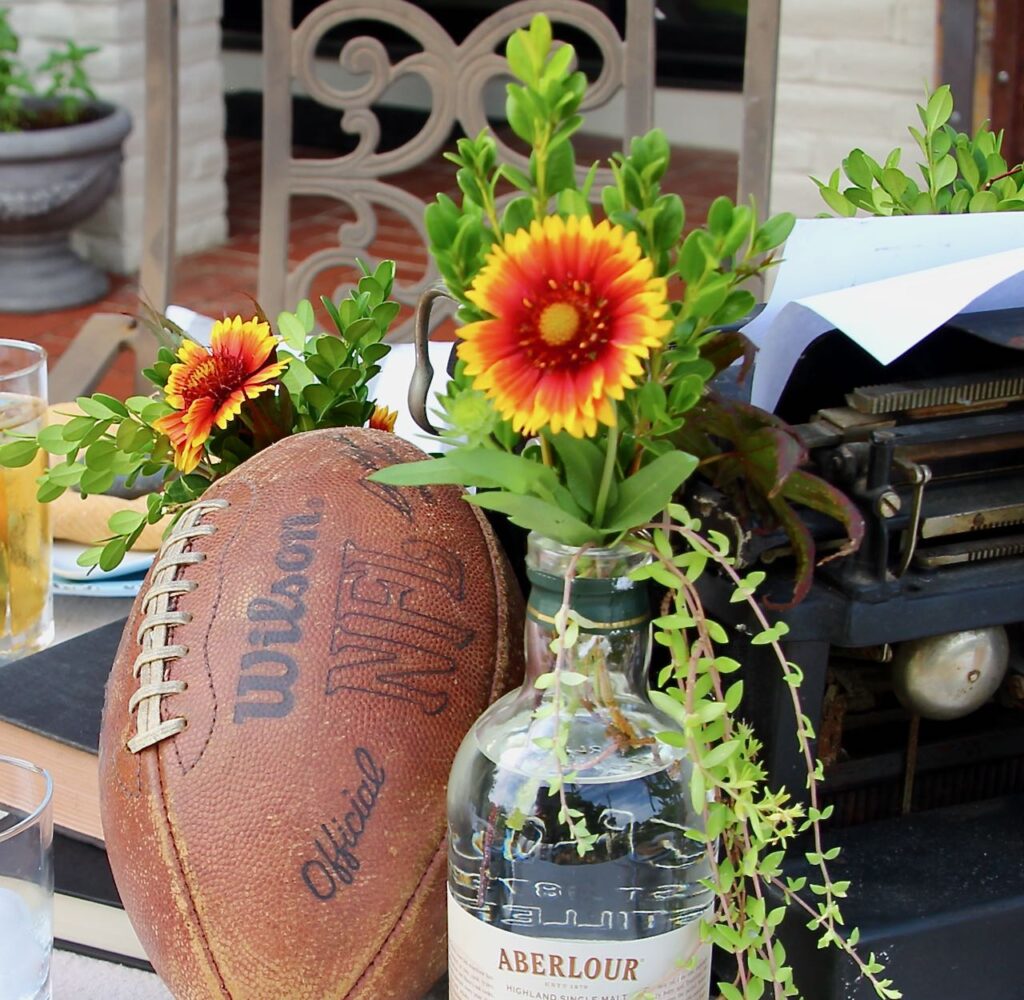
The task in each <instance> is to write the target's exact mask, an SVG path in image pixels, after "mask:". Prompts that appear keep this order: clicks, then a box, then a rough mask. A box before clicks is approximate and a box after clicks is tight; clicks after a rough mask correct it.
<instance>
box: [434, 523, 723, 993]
mask: <svg viewBox="0 0 1024 1000" xmlns="http://www.w3.org/2000/svg"><path fill="white" fill-rule="evenodd" d="M577 556H578V554H577V552H576V550H574V549H572V548H569V547H566V546H562V545H558V544H557V543H553V542H551V541H549V540H546V539H543V538H540V537H538V536H536V535H531V536H530V540H529V546H528V555H527V572H528V575H529V578H530V582H531V585H532V589H531V593H530V600H529V604H528V608H527V623H526V637H525V638H526V663H527V665H526V677H525V680H524V683H523V686H522V687H521V688H519V689H518V690H516V691H513V692H511V693H510V694H508V695H506V696H505V697H504V698H502V699H501V700H499V701H497V702H496V703H495V704H494V705H492V706H491V707H490V708H489V709H488V710H487V711H486V712H485V713H484V714H483V715H482V716H481V717H480V719H479V720H478V721H477V722H476V724H475V725H474V726H473V728H472V730H471V731H470V732H469V733H468V735H467V736H466V739H465V740H464V742H463V744H462V746H461V748H460V750H459V752H458V755H457V756H456V758H455V762H454V764H453V767H452V772H451V778H450V781H449V789H448V824H449V831H448V833H449V835H448V894H449V899H448V906H449V982H450V986H449V990H450V992H449V997H450V1000H494V998H505V997H509V998H511V997H516V998H520V1000H530V998H537V1000H547V998H549V997H554V998H556V1000H562V998H563V997H564V998H570V997H571V998H572V1000H591V998H594V1000H596V998H601V1000H606V998H615V1000H634V998H637V997H645V998H646V997H654V998H657V1000H706V998H707V996H708V989H709V979H710V946H709V945H706V944H703V943H702V942H701V941H700V934H699V918H700V917H701V916H702V915H704V914H705V913H706V912H707V911H708V909H709V907H710V906H711V904H712V902H713V897H712V894H711V892H710V891H709V890H708V889H707V888H706V887H705V886H704V885H703V884H702V882H701V880H702V879H704V878H706V877H707V876H708V868H707V862H706V858H705V854H704V850H703V847H702V845H701V844H699V843H698V842H696V841H694V840H692V839H690V838H688V837H687V836H686V835H685V831H686V829H687V828H692V827H695V826H699V818H698V817H697V816H695V815H693V813H692V809H691V806H690V796H689V791H688V789H689V774H690V766H689V763H688V761H687V759H686V757H685V755H684V752H683V751H682V750H680V749H679V748H676V747H671V746H669V745H667V744H665V743H662V742H659V741H658V739H657V738H656V734H657V733H658V732H661V731H664V730H666V729H673V728H675V725H674V723H673V722H672V721H671V720H670V719H669V718H668V717H667V716H665V715H663V714H662V713H661V712H659V711H658V710H657V709H656V708H655V706H654V705H652V704H651V701H650V699H649V697H648V693H647V692H648V666H649V660H650V638H649V636H650V604H649V597H648V592H647V587H646V584H643V583H636V582H634V581H633V580H631V579H630V578H629V575H628V574H629V573H630V571H631V570H632V569H633V568H634V567H635V566H637V565H639V564H640V563H641V562H642V561H643V559H644V556H643V555H642V554H640V553H638V552H636V551H635V550H632V549H629V548H627V547H621V548H615V549H590V550H587V551H585V552H584V553H583V554H582V555H579V556H578V561H577V562H576V565H575V572H574V574H573V580H572V587H571V605H570V606H571V607H572V609H573V610H574V611H576V612H577V613H578V615H579V616H580V621H581V622H582V627H581V629H580V634H579V638H578V641H577V642H576V643H575V644H574V645H572V646H571V647H570V648H569V649H568V650H567V651H566V653H565V654H564V659H563V662H562V665H561V671H560V676H561V677H562V678H564V679H565V680H564V681H562V680H560V682H559V683H557V684H556V683H554V674H553V671H554V669H555V660H556V657H555V653H554V652H552V650H551V643H552V640H553V639H554V638H555V634H556V633H555V624H554V622H555V615H556V614H557V613H558V610H559V608H560V607H561V605H562V602H563V594H564V591H565V580H566V576H567V574H568V573H569V572H570V569H571V563H572V562H573V560H574V558H575V557H577ZM538 680H539V681H540V683H539V684H538ZM564 810H568V815H569V816H572V817H575V818H576V819H577V820H578V819H582V820H583V821H584V822H585V827H586V833H585V836H586V839H587V840H588V841H589V842H588V843H587V844H586V847H585V849H583V850H581V845H580V842H579V837H574V836H573V834H572V832H571V831H570V829H569V827H568V826H567V824H566V823H565V822H564V817H565V815H566V813H565V812H564Z"/></svg>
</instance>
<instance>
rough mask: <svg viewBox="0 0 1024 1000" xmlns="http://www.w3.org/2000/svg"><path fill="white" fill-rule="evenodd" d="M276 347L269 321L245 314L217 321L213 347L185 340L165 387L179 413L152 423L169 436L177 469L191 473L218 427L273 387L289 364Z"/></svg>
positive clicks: (168, 415)
mask: <svg viewBox="0 0 1024 1000" xmlns="http://www.w3.org/2000/svg"><path fill="white" fill-rule="evenodd" d="M276 347H277V338H276V337H275V336H274V335H273V334H272V333H271V332H270V326H269V324H267V323H261V322H260V321H259V320H258V319H256V318H255V317H254V318H253V319H249V320H245V321H244V322H243V320H242V317H241V316H236V317H235V318H234V319H228V318H225V319H223V320H218V321H217V322H216V323H214V325H213V333H212V335H211V337H210V349H209V350H207V349H206V348H205V347H203V346H201V345H200V344H197V343H195V341H192V340H186V341H184V342H183V343H182V345H181V347H180V348H178V362H177V363H176V364H173V365H171V374H170V376H169V377H168V379H167V385H166V386H165V387H164V395H165V398H166V399H167V402H168V404H170V405H171V406H173V407H174V413H169V414H167V416H165V417H160V419H159V420H155V421H154V422H153V427H154V428H155V429H156V430H158V431H159V432H160V433H161V434H166V435H167V437H168V438H169V439H170V442H171V446H172V447H173V448H174V465H175V467H176V468H178V469H180V470H181V471H182V472H191V471H192V470H193V469H194V468H195V467H196V466H197V465H198V464H199V460H200V458H201V457H202V453H203V445H204V444H205V442H206V439H207V438H208V437H209V436H210V434H211V433H212V432H213V428H214V426H217V427H220V428H221V429H223V428H225V427H227V425H228V423H229V422H230V421H231V420H232V419H233V418H234V417H236V416H237V415H238V413H239V412H240V411H241V409H242V404H243V403H244V402H245V401H246V400H247V399H254V398H255V397H256V396H258V395H259V394H260V393H261V392H266V391H267V390H268V389H273V387H274V379H276V378H277V377H278V376H279V375H280V374H281V372H282V371H284V369H285V367H286V365H287V364H288V361H287V359H285V360H284V361H278V360H276V355H275V354H274V349H275V348H276Z"/></svg>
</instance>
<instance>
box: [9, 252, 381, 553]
mask: <svg viewBox="0 0 1024 1000" xmlns="http://www.w3.org/2000/svg"><path fill="white" fill-rule="evenodd" d="M363 270H364V273H363V276H362V277H361V278H360V280H359V282H358V284H357V286H356V288H355V289H353V290H352V292H351V294H350V295H349V296H348V298H346V299H344V300H342V301H341V302H339V303H337V304H335V303H333V302H332V301H331V300H330V299H328V298H326V297H324V298H323V299H322V300H321V301H322V303H323V306H324V309H325V310H326V312H327V314H328V316H329V317H330V320H331V323H332V325H333V327H334V331H333V332H320V331H316V330H315V325H316V324H315V317H314V313H313V306H312V304H311V303H310V302H308V301H303V302H301V303H300V304H299V306H298V308H297V309H296V310H295V312H293V313H289V312H285V313H282V314H281V315H280V316H279V317H278V329H279V332H280V337H281V342H280V345H279V349H280V350H281V351H282V352H284V353H287V354H288V356H289V363H288V367H287V368H286V369H285V371H284V373H283V374H282V376H281V389H280V390H278V391H275V392H269V393H261V394H260V395H259V396H257V397H256V398H255V399H250V400H247V401H246V402H245V404H244V405H243V407H242V410H241V412H240V413H239V414H238V416H237V417H236V418H235V419H234V420H232V421H231V422H229V423H228V425H227V426H226V427H223V428H221V427H216V426H215V427H214V428H213V429H212V430H211V433H210V436H209V438H208V439H207V442H206V443H205V445H204V451H203V456H202V458H201V459H200V462H199V464H198V466H197V467H196V469H195V471H193V472H191V473H189V474H188V475H179V474H178V472H177V471H176V470H175V468H174V464H173V461H174V456H173V453H172V450H171V446H170V442H169V441H168V439H167V438H166V437H165V436H164V435H163V434H161V433H159V432H158V431H157V430H156V429H155V428H154V427H153V426H152V425H153V423H154V421H156V420H158V419H159V418H160V417H162V416H165V415H166V414H168V413H171V412H173V410H172V408H171V407H170V406H169V405H168V404H167V403H166V402H164V400H163V399H162V398H154V397H153V396H131V397H129V398H128V399H127V400H125V401H124V402H121V401H120V400H118V399H115V398H114V397H113V396H108V395H106V394H104V393H94V394H93V395H92V396H81V397H79V398H78V400H77V401H76V403H77V407H78V410H79V411H80V412H79V413H74V414H71V413H69V414H65V416H67V417H69V419H68V420H67V422H65V423H63V424H55V425H52V426H49V427H45V428H43V429H42V430H41V431H39V432H38V433H37V434H35V435H25V436H18V437H15V435H9V437H11V438H14V440H10V441H9V442H8V443H6V444H4V445H3V446H0V466H6V467H12V468H13V467H20V466H26V465H29V464H30V463H31V462H32V461H34V460H35V458H36V455H37V454H38V452H39V450H40V449H42V450H43V451H45V452H47V453H49V454H50V455H52V456H55V457H57V458H59V459H60V461H58V462H56V463H55V464H53V465H51V466H50V467H49V468H48V469H47V470H46V471H45V472H44V473H43V475H42V476H41V477H40V479H39V488H38V491H37V497H38V499H39V500H40V501H41V502H42V503H49V502H51V501H53V500H56V499H57V498H58V497H59V496H61V495H62V494H63V493H64V492H66V491H67V490H75V491H77V492H78V493H79V494H80V495H81V496H82V497H83V498H84V497H87V496H89V495H91V494H102V493H106V492H108V491H109V490H110V489H111V488H112V487H113V486H114V484H115V482H123V485H124V487H125V488H127V489H131V488H132V487H133V486H135V485H136V483H137V482H138V481H139V480H140V479H142V478H146V479H148V478H149V477H157V479H158V482H157V484H156V486H155V488H154V491H153V492H152V493H150V494H149V495H148V496H147V499H146V504H147V509H146V513H144V514H143V513H141V512H137V511H129V510H125V511H118V512H117V513H115V514H113V515H112V516H111V518H110V520H109V522H108V525H107V527H108V529H109V531H110V535H109V537H107V538H105V539H102V540H97V544H96V545H94V546H92V547H90V548H88V549H86V550H85V551H84V552H83V553H82V554H81V555H80V556H79V559H78V562H79V564H80V565H82V566H99V567H100V568H101V569H103V570H109V569H113V568H114V567H115V566H117V565H118V564H119V563H120V562H121V560H122V559H123V558H124V555H125V553H126V552H127V551H128V550H129V549H130V548H131V547H132V546H133V545H134V544H135V542H136V541H137V540H138V538H139V536H140V535H141V533H142V531H143V530H144V529H145V527H146V526H147V525H151V524H157V523H158V522H160V521H161V520H162V519H163V518H165V517H167V516H168V515H170V516H171V517H172V523H173V518H175V517H177V516H179V515H180V514H181V513H182V512H183V511H184V510H185V509H187V508H188V506H190V505H191V504H192V503H194V502H195V501H196V500H197V499H199V497H201V496H202V494H203V493H204V492H205V491H206V489H207V488H208V487H209V485H210V484H211V483H212V482H214V481H215V480H217V479H220V478H221V477H223V476H225V475H227V473H229V472H230V471H231V470H232V469H235V468H237V467H238V466H239V465H240V464H241V463H242V462H244V461H246V460H247V459H248V458H250V457H251V456H252V455H254V454H256V453H257V452H259V451H262V450H263V449H264V448H267V447H269V446H270V445H272V444H273V443H274V442H275V441H279V440H281V439H282V438H284V437H287V436H290V435H291V434H296V433H301V432H302V431H307V430H314V429H317V428H324V427H361V426H363V425H365V424H366V422H367V421H368V420H369V419H370V416H371V415H372V414H373V410H374V402H373V400H372V399H371V398H370V389H369V383H370V381H371V380H372V379H373V378H374V377H375V376H376V375H377V374H378V373H379V372H380V370H381V369H380V362H381V361H382V360H383V359H384V358H385V357H386V355H387V354H388V352H389V351H390V350H391V348H390V347H389V346H388V345H387V344H385V343H383V340H384V337H385V335H386V333H387V331H388V329H389V327H390V324H391V323H392V321H393V320H394V319H395V317H396V316H397V314H398V312H399V309H400V306H399V304H398V303H397V302H394V301H392V300H391V298H390V295H391V291H392V287H393V283H394V276H395V266H394V263H393V262H392V261H384V262H383V263H381V264H380V265H379V266H378V267H377V268H376V269H375V270H374V271H373V272H372V273H371V272H369V271H368V270H367V269H366V268H364V269H363ZM257 318H258V319H260V320H263V321H265V317H263V315H262V313H259V314H258V317H257ZM141 319H142V322H144V323H145V324H146V325H147V326H149V327H150V328H151V329H152V330H153V332H154V333H155V334H156V335H157V336H158V337H159V339H160V340H161V342H162V343H163V344H164V345H165V346H162V347H161V348H160V350H159V352H158V354H157V359H156V362H155V363H154V364H153V366H152V367H151V368H148V369H146V370H145V372H144V375H145V376H146V377H147V378H148V379H149V381H150V382H152V383H153V385H154V387H155V389H156V390H163V388H164V386H166V384H167V380H168V378H169V377H170V374H171V366H172V365H173V364H175V363H176V361H177V359H176V356H175V351H174V348H176V347H178V346H180V343H181V340H182V338H184V337H185V334H184V333H183V332H182V331H181V329H180V328H179V327H177V326H175V325H174V324H173V323H171V322H170V321H168V320H167V319H166V318H164V317H160V316H156V315H155V314H152V313H147V314H146V315H144V316H143V317H141Z"/></svg>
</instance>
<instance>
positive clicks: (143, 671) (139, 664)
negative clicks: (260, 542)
mask: <svg viewBox="0 0 1024 1000" xmlns="http://www.w3.org/2000/svg"><path fill="white" fill-rule="evenodd" d="M227 506H228V502H227V500H200V501H198V502H197V503H196V504H194V505H193V506H192V507H190V508H189V509H188V510H187V511H185V513H184V514H182V515H181V517H180V518H179V520H178V522H177V524H175V525H174V527H173V528H172V529H171V532H170V534H169V535H168V536H167V539H166V541H165V542H164V544H163V546H161V548H160V551H159V553H157V557H156V565H155V566H154V567H153V575H152V578H151V579H152V582H151V583H150V585H149V589H148V590H147V591H146V594H145V596H144V597H143V599H142V611H143V614H144V615H145V617H144V618H143V619H142V623H141V624H140V625H139V630H138V633H137V635H136V639H137V640H138V643H139V645H140V646H141V647H142V652H141V653H139V655H138V656H137V657H136V658H135V664H134V665H133V667H132V675H133V676H134V677H135V678H136V679H137V680H138V682H139V686H138V688H137V689H136V690H135V693H134V694H133V695H132V696H131V698H130V699H129V701H128V712H129V714H131V713H132V712H137V714H136V717H135V735H134V736H133V737H132V738H131V739H130V740H129V741H128V749H129V750H130V751H131V752H132V753H138V752H139V751H140V750H144V749H145V748H146V747H149V746H152V745H153V744H154V743H159V742H160V741H161V740H165V739H167V737H169V736H174V735H175V734H176V733H180V732H181V731H182V730H183V729H184V728H185V726H186V725H187V724H188V723H187V721H186V720H185V719H184V718H183V717H181V716H179V717H177V718H173V719H161V718H160V715H161V707H160V703H161V699H162V698H163V697H164V695H168V694H181V693H182V692H183V691H184V690H185V687H186V685H185V682H184V681H180V680H168V679H167V677H166V673H167V664H168V662H169V661H171V660H175V659H178V658H179V657H182V656H185V655H187V653H188V647H187V646H184V645H182V644H181V643H172V642H171V641H170V638H171V634H170V631H171V629H172V628H174V626H176V625H187V624H188V623H189V622H190V621H191V620H192V616H191V615H190V614H189V613H188V612H187V611H177V610H173V611H172V610H171V604H172V602H173V601H174V599H175V598H177V597H179V596H181V595H182V594H188V593H191V591H193V590H195V589H196V587H197V586H198V584H197V583H196V582H195V580H188V579H186V578H185V577H184V576H182V575H181V572H180V571H181V569H182V567H184V566H191V565H194V564H195V563H199V562H202V561H203V560H204V559H205V558H206V557H205V556H204V555H203V553H202V552H191V551H188V550H189V547H190V545H191V542H192V539H193V538H199V537H201V536H202V535H212V534H213V532H214V526H213V525H212V524H202V523H201V522H202V519H203V516H204V515H206V514H208V513H210V512H211V511H214V510H223V509H224V508H225V507H227Z"/></svg>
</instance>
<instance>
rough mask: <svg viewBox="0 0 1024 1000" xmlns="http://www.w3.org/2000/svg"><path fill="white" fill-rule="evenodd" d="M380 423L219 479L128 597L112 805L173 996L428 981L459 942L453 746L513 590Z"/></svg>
mask: <svg viewBox="0 0 1024 1000" xmlns="http://www.w3.org/2000/svg"><path fill="white" fill-rule="evenodd" d="M422 457H423V455H422V452H420V451H419V450H418V449H417V448H415V447H414V446H412V445H410V444H408V443H406V442H404V441H402V440H400V439H398V438H395V437H394V435H390V434H386V433H383V432H379V431H369V430H349V429H343V430H339V429H334V430H325V431H317V432H311V433H307V434H301V435H298V436H296V437H292V438H288V439H286V440H284V441H281V442H280V443H278V444H276V445H274V446H273V447H272V448H270V449H268V450H267V451H265V452H262V453H260V454H259V455H256V456H255V457H254V458H252V459H250V460H249V461H247V462H246V463H245V464H244V465H242V466H241V467H240V468H238V469H237V470H235V471H234V472H232V473H231V474H230V475H228V476H226V477H225V478H224V479H222V480H220V481H219V482H217V483H216V484H214V486H213V487H211V489H210V490H209V491H208V492H207V494H206V495H205V496H204V498H203V500H201V501H200V502H199V503H198V504H197V505H196V506H195V507H194V508H192V509H191V510H189V511H188V512H187V513H186V514H185V515H184V516H183V517H182V519H181V521H180V522H179V524H178V525H177V526H176V528H175V530H174V532H173V533H172V535H171V536H170V537H169V538H168V539H167V541H166V542H165V544H164V546H163V548H162V549H161V550H160V552H159V554H158V556H157V559H156V561H155V563H154V565H153V567H152V568H151V570H150V572H149V575H148V576H147V578H146V581H145V583H144V584H143V587H142V589H141V591H140V593H139V596H138V598H137V599H136V601H135V605H134V608H133V611H132V614H131V616H130V617H129V619H128V624H127V627H126V629H125V633H124V636H123V638H122V640H121V645H120V648H119V650H118V653H117V659H116V661H115V663H114V667H113V672H112V674H111V677H110V680H109V683H108V685H107V692H106V706H105V709H104V713H103V724H102V733H101V739H100V781H101V801H102V817H103V828H104V834H105V837H106V843H107V852H108V855H109V857H110V864H111V867H112V869H113V871H114V876H115V879H116V881H117V886H118V889H119V891H120V894H121V897H122V900H123V902H124V907H125V910H126V911H127V913H128V915H129V917H130V918H131V921H132V924H133V925H134V927H135V929H136V931H137V932H138V935H139V938H140V939H141V941H142V943H143V945H144V946H145V948H146V951H147V954H148V955H149V956H150V959H151V960H152V962H153V965H154V966H155V967H156V970H157V972H159V973H160V975H161V976H162V977H163V979H164V981H165V982H166V984H167V986H168V988H169V989H170V990H171V992H172V993H173V994H174V995H175V997H177V998H179V1000H221V998H228V997H230V998H232V1000H342V998H347V1000H371V998H372V1000H383V998H393V1000H414V998H417V997H421V996H422V995H423V994H424V993H425V992H426V991H427V990H428V989H429V988H430V986H431V984H432V983H433V982H434V981H435V980H436V979H437V978H438V977H439V976H440V975H441V973H442V972H443V971H444V966H445V930H444V929H445V889H444V886H445V870H446V859H445V850H444V840H445V802H444V792H445V785H446V782H447V778H448V769H449V767H450V765H451V762H452V758H453V757H454V756H455V751H456V750H457V749H458V746H459V742H460V740H461V738H462V736H463V735H464V734H465V733H466V731H467V730H468V729H469V727H470V725H471V724H472V722H473V720H474V719H475V718H476V717H477V716H478V715H479V714H480V713H481V712H482V711H483V710H484V708H486V707H487V705H489V704H490V703H491V702H492V701H493V700H494V699H495V698H496V697H498V696H499V695H500V694H502V693H503V692H504V691H505V690H507V689H508V688H509V687H510V686H511V685H512V684H513V683H515V681H516V680H517V679H518V678H517V676H516V675H517V668H518V667H519V665H520V664H519V655H518V651H519V648H520V646H521V621H522V607H521V598H520V595H519V592H518V589H517V587H516V584H515V581H514V579H513V577H512V574H511V571H510V569H509V567H508V564H507V562H506V560H505V557H504V555H503V553H502V552H501V550H500V549H499V547H498V545H497V543H496V542H495V540H494V537H493V535H492V534H491V531H490V529H489V526H488V525H487V522H486V520H485V519H484V518H483V517H482V516H481V514H480V512H479V511H478V510H477V509H476V508H474V507H472V506H471V505H470V504H467V503H466V502H465V501H463V500H462V499H461V498H460V495H459V491H458V490H457V489H455V488H454V487H431V488H418V489H399V488H395V487H390V486H383V485H378V484H376V483H373V482H369V481H368V480H367V476H368V475H369V473H370V472H372V471H373V470H375V469H378V468H380V467H382V466H385V465H390V464H393V463H396V462H401V461H408V460H411V459H417V458H422Z"/></svg>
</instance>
